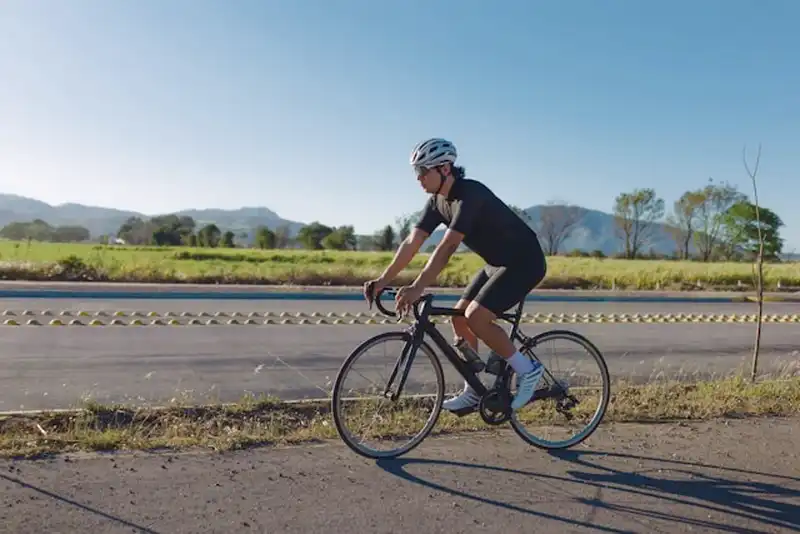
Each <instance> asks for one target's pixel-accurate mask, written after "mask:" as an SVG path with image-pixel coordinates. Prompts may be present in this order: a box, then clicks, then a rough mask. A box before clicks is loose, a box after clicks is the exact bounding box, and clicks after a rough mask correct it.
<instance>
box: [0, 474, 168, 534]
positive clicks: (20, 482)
mask: <svg viewBox="0 0 800 534" xmlns="http://www.w3.org/2000/svg"><path fill="white" fill-rule="evenodd" d="M0 479H3V480H6V481H8V482H11V483H13V484H17V485H18V486H21V487H23V488H25V489H28V490H31V491H35V492H36V493H40V494H42V495H44V496H45V497H49V498H51V499H53V500H56V501H59V502H61V503H64V504H68V505H70V506H74V507H75V508H78V509H80V510H83V511H84V512H89V513H91V514H95V515H98V516H100V517H102V518H105V519H108V520H109V521H112V522H115V523H118V524H120V525H123V526H126V527H128V528H131V529H133V531H134V532H141V533H143V534H159V533H158V532H157V531H155V530H152V529H150V528H148V527H144V526H142V525H137V524H136V523H132V522H131V521H128V520H125V519H122V518H121V517H117V516H115V515H112V514H108V513H106V512H103V511H102V510H98V509H97V508H92V507H91V506H88V505H85V504H81V503H79V502H77V501H74V500H72V499H70V498H68V497H64V496H62V495H59V494H57V493H54V492H52V491H50V490H46V489H44V488H40V487H38V486H34V485H33V484H30V483H28V482H25V481H24V480H21V479H19V478H17V477H13V476H9V475H5V474H2V473H0Z"/></svg>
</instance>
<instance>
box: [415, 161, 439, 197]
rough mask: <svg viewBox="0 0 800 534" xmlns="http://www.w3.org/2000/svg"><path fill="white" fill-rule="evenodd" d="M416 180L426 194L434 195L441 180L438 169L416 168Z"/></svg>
mask: <svg viewBox="0 0 800 534" xmlns="http://www.w3.org/2000/svg"><path fill="white" fill-rule="evenodd" d="M415 170H416V173H417V180H419V183H420V185H421V186H422V189H424V190H425V192H426V193H435V192H436V190H437V189H439V183H440V182H439V181H440V180H442V179H443V177H442V175H441V174H439V170H438V169H426V168H424V167H423V168H417V169H415Z"/></svg>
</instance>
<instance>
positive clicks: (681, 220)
mask: <svg viewBox="0 0 800 534" xmlns="http://www.w3.org/2000/svg"><path fill="white" fill-rule="evenodd" d="M703 199H704V196H703V193H702V191H686V192H685V193H684V194H683V195H682V196H681V198H679V199H678V200H676V201H675V204H674V205H673V213H672V214H671V215H669V217H668V218H667V222H668V223H669V224H670V229H669V230H670V232H671V233H672V234H673V236H674V238H675V242H676V244H677V245H678V251H679V252H680V256H681V259H684V260H687V259H689V245H690V244H691V243H692V237H693V236H694V229H695V225H696V224H697V210H698V208H699V207H700V205H701V204H702V203H703Z"/></svg>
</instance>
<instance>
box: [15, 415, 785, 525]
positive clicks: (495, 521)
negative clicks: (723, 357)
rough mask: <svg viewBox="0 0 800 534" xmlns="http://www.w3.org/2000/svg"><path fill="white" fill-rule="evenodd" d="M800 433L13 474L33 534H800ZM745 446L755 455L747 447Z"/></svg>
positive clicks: (767, 426)
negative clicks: (799, 437)
mask: <svg viewBox="0 0 800 534" xmlns="http://www.w3.org/2000/svg"><path fill="white" fill-rule="evenodd" d="M798 431H800V420H798V419H797V418H791V419H768V418H763V419H746V420H730V421H715V422H708V423H691V424H686V423H677V424H662V425H603V426H601V427H600V428H599V429H598V430H597V432H596V433H595V434H594V435H593V436H592V437H591V438H589V440H588V441H587V442H586V446H585V447H579V448H577V449H575V450H573V451H566V452H560V453H553V454H549V453H547V452H544V451H541V450H538V449H532V448H531V447H529V446H527V445H525V444H523V443H522V442H521V441H520V440H519V439H518V438H516V436H514V435H513V434H512V433H511V432H510V431H508V432H505V433H504V434H502V435H500V436H499V437H498V436H476V435H473V436H470V437H464V436H459V437H458V438H452V437H451V438H429V439H428V440H427V441H426V442H425V443H423V444H422V445H421V446H420V447H419V448H417V449H416V450H415V451H413V452H412V453H410V454H409V455H408V456H405V457H402V458H400V459H398V460H391V461H381V462H373V461H369V460H367V459H364V458H361V457H359V456H356V455H355V454H354V453H352V452H350V451H349V449H347V448H346V447H345V446H344V445H342V444H340V443H338V442H336V441H334V442H330V443H325V444H322V445H316V446H306V447H294V448H285V449H260V450H259V449H254V450H249V451H240V452H236V453H231V454H221V455H217V454H203V453H197V454H180V455H175V454H136V455H90V456H88V457H75V456H72V457H69V458H66V459H65V458H56V459H49V460H43V461H36V462H29V461H17V462H10V461H0V522H1V523H0V524H2V525H3V526H4V527H5V531H8V532H17V533H20V534H27V533H31V534H33V533H40V532H107V533H109V534H113V533H131V532H134V533H147V534H160V533H167V532H169V533H175V534H181V533H190V532H191V533H205V532H281V533H286V534H290V533H303V534H306V533H308V534H312V533H317V532H319V533H323V532H324V533H327V532H342V533H348V534H349V533H361V532H369V533H375V534H379V533H389V532H391V533H397V532H410V531H413V532H418V533H420V534H430V533H442V534H444V533H452V532H541V533H553V534H561V533H563V532H573V533H581V532H587V533H588V532H611V533H629V532H635V533H639V532H641V533H653V532H657V533H662V532H664V533H666V532H669V533H673V532H692V533H705V532H715V533H718V532H731V533H732V532H736V533H748V534H749V533H768V532H798V531H800V454H799V452H800V442H799V441H798V440H797V434H798ZM742 443H746V444H747V446H746V447H743V446H741V445H742Z"/></svg>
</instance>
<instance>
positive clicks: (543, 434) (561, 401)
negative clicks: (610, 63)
mask: <svg viewBox="0 0 800 534" xmlns="http://www.w3.org/2000/svg"><path fill="white" fill-rule="evenodd" d="M555 342H561V343H563V344H564V345H565V349H566V350H564V354H562V355H560V356H556V357H555V358H554V359H553V360H550V359H548V358H546V355H547V351H546V350H544V349H545V347H544V345H545V344H546V343H555ZM520 351H521V352H522V353H523V354H525V355H527V356H528V357H529V358H531V359H532V360H538V361H539V362H540V363H542V364H543V365H544V367H545V371H544V374H543V376H542V379H541V381H540V382H539V386H538V389H537V391H536V393H535V394H534V399H533V400H532V401H531V402H529V403H528V404H527V405H526V406H523V407H522V408H521V409H520V410H518V411H516V412H514V413H513V414H512V417H511V427H512V428H513V429H514V431H515V432H516V433H517V434H518V435H519V436H520V437H521V438H522V439H523V440H525V441H526V442H528V443H530V444H531V445H534V446H536V447H539V448H541V449H566V448H569V447H573V446H575V445H577V444H578V443H581V442H582V441H583V440H585V439H586V438H588V437H589V436H591V435H592V433H593V432H594V431H595V430H596V429H597V426H598V425H599V424H600V421H602V419H603V416H604V415H605V412H606V409H607V408H608V401H609V398H610V396H611V384H610V382H611V379H610V377H609V373H608V367H607V366H606V362H605V360H604V359H603V356H602V354H600V351H599V350H598V349H597V347H595V346H594V345H593V344H592V342H591V341H589V340H588V339H586V338H585V337H584V336H582V335H580V334H578V333H576V332H572V331H569V330H551V331H549V332H543V333H541V334H538V335H537V336H534V337H532V338H530V339H528V340H527V342H526V343H525V344H524V345H523V346H522V347H520ZM587 356H588V357H587ZM562 364H565V369H563V370H562V369H561V366H562ZM512 373H513V371H512ZM508 383H509V384H510V385H511V386H512V391H511V393H512V395H514V394H515V391H514V388H513V386H514V385H515V384H516V377H514V378H511V377H510V378H509V382H508ZM571 431H574V434H572V435H571V436H568V437H560V435H561V434H570V433H571Z"/></svg>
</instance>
